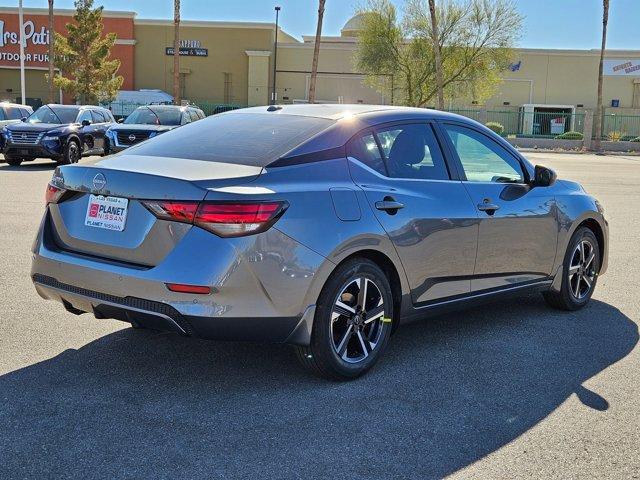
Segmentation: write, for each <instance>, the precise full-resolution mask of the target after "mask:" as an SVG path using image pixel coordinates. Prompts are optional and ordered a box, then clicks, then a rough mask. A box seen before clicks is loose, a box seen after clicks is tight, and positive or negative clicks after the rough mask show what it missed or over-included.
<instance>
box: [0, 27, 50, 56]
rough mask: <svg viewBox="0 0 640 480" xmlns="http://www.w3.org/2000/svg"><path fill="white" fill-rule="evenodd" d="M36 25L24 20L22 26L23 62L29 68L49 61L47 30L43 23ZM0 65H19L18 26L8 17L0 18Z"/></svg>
mask: <svg viewBox="0 0 640 480" xmlns="http://www.w3.org/2000/svg"><path fill="white" fill-rule="evenodd" d="M38 23H39V24H37V23H36V22H35V21H33V20H26V21H24V22H23V24H22V25H23V28H24V39H23V42H22V43H23V45H24V61H25V63H26V64H28V65H30V66H33V65H45V64H46V63H47V62H48V61H49V55H48V53H47V49H48V45H49V29H48V28H47V27H46V26H44V24H43V22H38ZM0 63H1V64H2V65H16V66H17V65H19V64H20V24H19V23H18V22H17V21H15V20H11V19H10V17H9V19H7V18H6V17H5V18H0Z"/></svg>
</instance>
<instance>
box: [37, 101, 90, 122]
mask: <svg viewBox="0 0 640 480" xmlns="http://www.w3.org/2000/svg"><path fill="white" fill-rule="evenodd" d="M78 111H79V109H78V108H76V107H63V106H56V107H50V106H49V105H43V106H41V107H40V108H39V109H37V110H36V111H35V112H33V113H32V114H31V115H29V117H28V118H27V122H29V123H56V124H63V123H73V122H75V121H76V117H77V116H78Z"/></svg>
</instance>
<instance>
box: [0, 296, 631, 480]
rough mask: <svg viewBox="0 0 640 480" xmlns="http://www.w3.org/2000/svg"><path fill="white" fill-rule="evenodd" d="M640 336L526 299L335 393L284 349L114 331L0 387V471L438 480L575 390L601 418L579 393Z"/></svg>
mask: <svg viewBox="0 0 640 480" xmlns="http://www.w3.org/2000/svg"><path fill="white" fill-rule="evenodd" d="M83 318H84V317H79V318H78V328H82V322H83ZM637 342H638V328H637V326H636V324H635V323H633V322H632V321H631V320H630V319H629V318H627V317H626V316H625V315H623V314H622V313H621V312H620V311H619V310H618V309H616V308H615V307H612V306H610V305H607V304H605V303H601V302H598V301H592V303H591V304H590V305H589V306H588V307H587V308H585V309H584V310H582V311H580V312H576V313H563V312H556V311H551V310H549V309H548V308H546V306H545V305H544V303H543V302H542V300H541V299H540V297H539V296H529V297H524V298H520V299H513V300H509V301H505V302H504V303H502V304H496V305H490V306H485V307H482V308H480V309H477V310H473V311H466V312H461V313H457V314H453V315H449V316H447V317H446V318H445V317H440V318H437V319H432V320H427V321H422V322H417V323H413V324H409V325H404V326H403V327H402V328H400V330H399V331H398V333H397V334H396V335H395V337H394V338H393V340H392V343H391V345H390V348H389V350H388V351H387V355H385V358H384V359H383V360H382V362H381V363H380V364H379V365H378V366H377V367H376V368H375V369H374V370H372V371H371V372H370V373H369V375H367V376H366V377H365V378H362V379H360V380H357V381H354V382H350V383H342V384H339V383H328V382H324V381H322V380H318V379H315V378H313V377H310V376H309V375H307V374H306V373H305V372H304V371H302V370H301V369H300V368H299V367H298V366H297V364H296V363H295V358H294V355H293V353H292V351H291V350H290V349H289V348H287V347H285V346H274V345H252V344H233V343H215V342H206V341H199V340H193V339H185V338H180V337H177V336H172V335H166V334H159V333H154V332H149V331H138V330H133V329H124V330H121V331H118V332H116V333H114V334H111V335H107V336H105V337H102V338H100V339H98V340H96V341H94V342H91V343H89V344H87V345H86V346H84V347H82V348H80V349H78V350H67V351H65V352H63V353H61V354H60V355H58V356H56V357H54V358H51V359H49V360H46V361H43V362H41V363H38V364H34V365H31V366H29V367H26V368H23V369H21V370H17V371H14V372H10V373H8V374H6V375H4V376H2V377H0V400H1V401H2V406H1V407H0V451H1V452H3V454H2V457H3V460H2V462H0V477H2V478H14V477H20V478H22V477H38V478H41V477H56V478H57V477H67V476H68V477H74V478H92V477H101V478H114V477H120V478H121V477H132V478H194V477H198V478H218V477H225V478H241V477H244V478H273V477H277V478H294V477H295V478H334V477H336V478H340V477H341V478H349V479H353V478H367V479H369V478H408V477H411V478H422V479H424V478H439V477H442V476H444V475H447V474H449V473H452V472H454V471H456V470H458V469H460V468H462V467H465V466H467V465H469V464H471V463H473V462H475V461H477V460H479V459H481V458H482V457H484V456H485V455H487V454H489V453H491V452H493V451H495V450H496V449H499V448H500V447H502V446H504V445H505V444H507V443H509V442H510V441H512V440H514V439H515V438H516V437H518V436H519V435H521V434H523V433H525V432H526V431H527V430H529V429H530V428H532V427H533V426H534V425H535V424H536V423H538V422H539V421H540V420H542V419H544V418H545V417H546V416H547V415H549V414H550V413H551V412H553V411H554V409H556V408H557V407H558V406H559V405H560V404H561V403H562V402H564V401H565V400H566V399H567V398H568V397H569V396H571V395H572V394H573V393H575V394H576V395H577V398H578V399H580V401H581V402H582V403H583V404H584V408H591V409H595V410H598V411H603V410H607V409H608V408H609V405H608V402H607V400H606V398H604V397H603V396H602V392H601V393H600V394H598V393H596V392H592V391H590V390H588V389H587V388H585V387H583V386H582V384H583V382H585V381H586V380H588V379H589V378H590V377H592V376H594V375H596V374H597V373H598V372H600V371H602V370H603V369H605V368H607V367H608V366H610V365H611V364H613V363H615V362H616V361H618V360H620V359H621V358H623V357H624V356H625V355H627V354H628V353H629V352H630V351H631V350H632V349H633V347H634V346H635V345H636V343H637Z"/></svg>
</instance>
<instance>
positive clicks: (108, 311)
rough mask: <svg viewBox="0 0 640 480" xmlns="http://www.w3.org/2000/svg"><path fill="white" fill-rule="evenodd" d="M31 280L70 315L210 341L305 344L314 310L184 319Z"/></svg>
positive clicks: (136, 301)
mask: <svg viewBox="0 0 640 480" xmlns="http://www.w3.org/2000/svg"><path fill="white" fill-rule="evenodd" d="M32 280H33V283H34V286H35V288H36V291H37V292H38V294H39V295H40V296H41V297H42V298H45V299H47V300H55V301H58V302H60V303H62V304H63V305H64V307H65V308H66V309H67V311H69V312H71V313H74V314H82V313H93V315H94V316H95V317H96V318H111V319H115V320H121V321H124V322H128V323H132V324H135V325H137V326H140V327H143V328H149V329H152V330H160V331H165V332H173V333H178V334H180V335H185V336H189V337H197V338H206V339H212V340H232V341H252V342H274V343H283V342H289V343H300V344H306V343H305V340H304V339H305V328H304V326H305V322H306V320H307V319H312V318H313V313H314V310H315V309H314V307H309V308H308V309H307V312H305V314H304V315H303V316H302V317H269V318H236V317H218V318H208V317H198V316H184V315H182V314H181V313H180V312H178V311H177V310H176V309H175V308H173V307H171V306H170V305H167V304H165V303H162V302H155V301H153V300H146V299H142V298H136V297H116V296H114V295H107V294H104V293H100V292H95V291H92V290H87V289H84V288H80V287H75V286H73V285H68V284H64V283H61V282H59V281H57V280H56V279H54V278H52V277H47V276H45V275H40V274H35V275H33V277H32ZM298 327H299V328H298Z"/></svg>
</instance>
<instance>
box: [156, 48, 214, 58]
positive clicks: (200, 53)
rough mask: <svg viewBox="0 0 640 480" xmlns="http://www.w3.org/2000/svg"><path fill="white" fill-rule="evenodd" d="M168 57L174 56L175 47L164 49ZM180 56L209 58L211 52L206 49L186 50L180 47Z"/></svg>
mask: <svg viewBox="0 0 640 480" xmlns="http://www.w3.org/2000/svg"><path fill="white" fill-rule="evenodd" d="M164 52H165V54H166V55H173V47H167V48H165V49H164ZM180 56H185V57H208V56H209V50H208V49H206V48H185V47H180Z"/></svg>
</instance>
